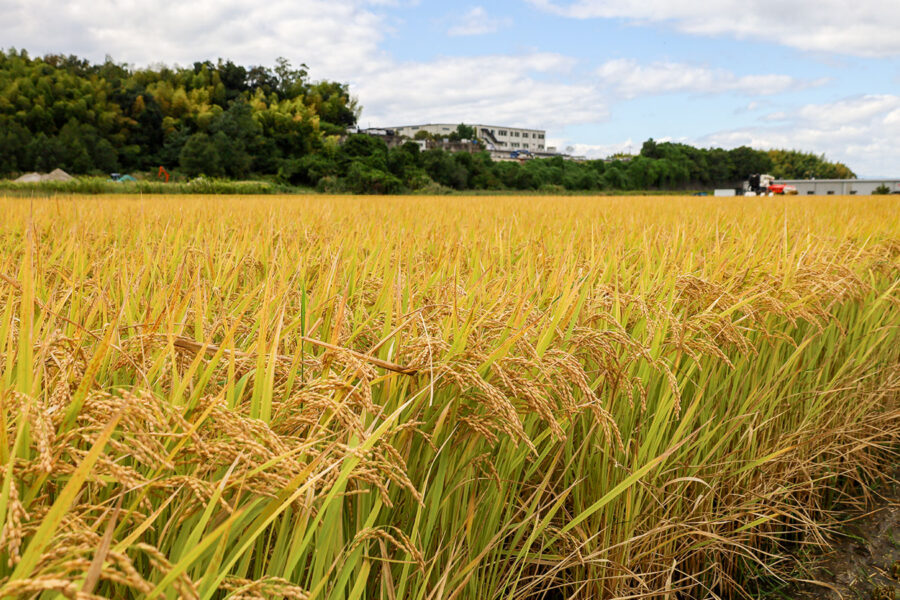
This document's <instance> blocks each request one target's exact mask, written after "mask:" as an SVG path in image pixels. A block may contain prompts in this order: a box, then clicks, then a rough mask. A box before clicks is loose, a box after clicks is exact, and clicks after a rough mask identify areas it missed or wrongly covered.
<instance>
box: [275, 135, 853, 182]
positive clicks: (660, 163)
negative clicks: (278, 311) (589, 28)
mask: <svg viewBox="0 0 900 600" xmlns="http://www.w3.org/2000/svg"><path fill="white" fill-rule="evenodd" d="M751 173H771V174H773V175H776V176H777V177H785V178H806V177H816V178H819V179H822V178H832V177H834V178H845V177H854V174H853V172H852V171H851V170H850V169H848V168H847V167H846V166H845V165H842V164H840V163H830V162H828V161H826V160H825V159H824V157H822V156H816V155H814V154H808V153H803V152H797V151H784V150H773V151H762V150H754V149H752V148H748V147H746V146H743V147H740V148H734V149H732V150H723V149H721V148H710V149H702V148H694V147H693V146H688V145H685V144H675V143H668V142H665V143H657V142H654V141H653V140H648V141H646V142H645V143H644V145H643V147H642V148H641V153H640V154H639V155H637V156H618V157H615V158H613V159H605V160H588V161H573V160H565V159H563V158H562V157H554V158H549V159H532V160H526V161H523V162H518V161H513V162H509V161H493V160H491V157H490V154H489V153H488V152H478V153H475V154H469V153H465V152H459V153H455V154H450V153H447V152H444V151H443V150H440V149H433V150H427V151H425V152H420V150H419V146H418V145H416V144H415V143H412V142H407V143H406V144H403V145H402V146H399V147H395V148H391V149H388V147H387V146H386V145H385V143H384V142H383V141H382V140H381V139H379V138H376V137H372V136H367V135H352V136H349V137H348V138H347V140H346V142H345V143H344V144H342V145H326V146H325V147H324V148H323V149H322V151H321V152H319V153H317V154H314V155H309V156H304V157H301V158H299V159H297V160H296V161H291V163H290V166H289V167H288V168H286V169H285V170H284V171H283V172H282V175H283V176H285V177H287V179H288V180H289V181H290V183H293V184H302V185H308V186H317V187H318V189H320V190H321V191H333V192H353V193H399V192H404V191H411V190H421V191H430V192H436V191H443V190H446V189H453V190H538V191H540V190H544V191H548V192H557V191H563V190H570V191H586V190H596V191H600V190H653V189H658V190H678V189H708V188H712V187H737V186H739V185H741V183H742V182H743V181H744V180H745V179H746V178H747V176H748V175H750V174H751Z"/></svg>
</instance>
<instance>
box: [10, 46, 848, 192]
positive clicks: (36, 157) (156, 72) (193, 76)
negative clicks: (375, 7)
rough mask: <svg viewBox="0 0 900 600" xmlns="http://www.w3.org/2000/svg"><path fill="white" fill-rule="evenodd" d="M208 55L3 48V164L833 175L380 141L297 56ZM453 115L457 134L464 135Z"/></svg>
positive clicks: (312, 178) (669, 150)
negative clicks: (123, 60)
mask: <svg viewBox="0 0 900 600" xmlns="http://www.w3.org/2000/svg"><path fill="white" fill-rule="evenodd" d="M276 63H277V64H276V66H275V67H273V68H268V67H263V66H251V67H243V66H240V65H236V64H234V63H233V62H231V61H223V60H222V59H219V60H218V61H217V62H216V63H213V62H210V61H205V62H197V63H194V64H193V65H192V66H191V67H187V68H180V67H178V68H176V67H167V66H158V67H154V68H146V69H133V68H130V67H129V66H127V65H124V64H119V63H116V62H114V61H113V60H112V59H110V58H107V60H106V61H104V62H103V63H102V64H91V63H90V62H88V61H86V60H83V59H80V58H78V57H75V56H61V55H48V56H44V57H42V58H31V57H29V55H28V53H27V52H25V51H24V50H23V51H16V50H14V49H13V50H9V51H5V52H4V51H0V175H11V174H15V173H22V172H27V171H50V170H52V169H55V168H57V167H59V168H62V169H65V170H66V171H69V172H70V173H74V174H91V173H94V174H106V173H110V172H114V171H123V172H129V171H152V170H155V169H156V167H157V166H159V165H162V166H165V167H166V168H168V169H170V170H176V171H177V172H178V173H180V174H182V175H185V176H188V177H195V176H197V175H206V176H208V177H221V178H230V179H246V178H248V177H251V176H254V177H258V176H264V177H266V178H268V179H269V180H273V181H274V182H276V183H278V184H290V185H303V186H310V187H316V188H318V189H320V190H322V191H329V192H354V193H402V192H408V191H428V192H441V191H447V190H545V191H562V190H573V191H584V190H649V189H663V190H675V189H707V188H711V187H731V186H737V185H739V184H740V182H741V181H743V180H744V179H745V178H746V177H747V175H749V174H751V173H771V174H773V175H775V176H776V177H784V178H806V177H816V178H832V177H834V178H843V177H852V176H853V173H852V171H850V169H848V168H847V167H846V166H845V165H843V164H840V163H831V162H828V161H826V160H825V158H824V157H823V156H816V155H814V154H808V153H802V152H796V151H786V150H773V151H761V150H754V149H752V148H748V147H740V148H735V149H732V150H724V149H721V148H708V149H703V148H694V147H692V146H688V145H685V144H676V143H669V142H665V143H658V142H655V141H653V140H652V139H651V140H647V141H646V142H645V143H644V145H643V147H642V148H641V152H640V154H638V155H636V156H618V157H614V158H612V159H607V160H590V161H569V160H563V159H562V158H561V157H556V158H550V159H534V160H527V161H523V162H521V163H520V162H508V161H493V160H492V159H491V157H490V155H489V153H487V152H480V153H475V154H470V153H455V154H451V153H448V152H445V151H443V150H440V149H433V150H428V151H425V152H420V151H419V146H418V145H416V144H414V143H412V142H409V143H406V144H404V145H402V146H399V147H395V148H392V149H388V147H387V146H386V145H385V143H384V141H382V140H381V139H380V138H377V137H372V136H367V135H363V134H356V135H350V136H345V135H344V134H345V132H346V131H347V129H348V128H349V127H352V126H354V125H355V124H356V120H357V118H358V116H359V107H358V105H357V103H356V102H355V100H354V99H353V98H352V97H351V95H350V91H349V89H348V87H347V85H346V84H341V83H336V82H331V81H317V82H313V81H310V80H309V79H308V76H307V68H306V65H299V66H298V67H294V66H292V65H291V64H290V62H288V61H287V60H285V59H278V60H277V61H276ZM470 130H471V128H466V126H464V125H461V126H460V128H459V130H458V132H457V134H458V137H461V138H468V137H471V135H473V132H472V131H470Z"/></svg>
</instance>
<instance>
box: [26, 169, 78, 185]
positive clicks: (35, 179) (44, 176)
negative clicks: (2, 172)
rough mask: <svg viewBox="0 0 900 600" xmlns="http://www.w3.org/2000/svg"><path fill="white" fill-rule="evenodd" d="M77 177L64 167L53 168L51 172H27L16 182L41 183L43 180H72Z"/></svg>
mask: <svg viewBox="0 0 900 600" xmlns="http://www.w3.org/2000/svg"><path fill="white" fill-rule="evenodd" d="M73 179H75V178H74V177H72V176H71V175H69V174H68V173H66V172H65V171H63V170H62V169H53V170H52V171H50V172H49V173H26V174H24V175H22V176H21V177H19V178H18V179H16V180H15V182H16V183H40V182H41V181H72V180H73Z"/></svg>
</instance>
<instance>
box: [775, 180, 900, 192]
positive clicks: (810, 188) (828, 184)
mask: <svg viewBox="0 0 900 600" xmlns="http://www.w3.org/2000/svg"><path fill="white" fill-rule="evenodd" d="M774 183H776V184H784V185H791V186H794V187H795V188H797V194H798V195H800V196H854V195H857V194H858V195H861V196H865V195H868V194H871V193H873V192H874V191H875V190H876V189H878V188H879V187H881V186H885V187H886V188H888V190H889V193H891V194H900V179H776V180H775V182H774Z"/></svg>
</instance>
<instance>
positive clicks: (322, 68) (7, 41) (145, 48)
mask: <svg viewBox="0 0 900 600" xmlns="http://www.w3.org/2000/svg"><path fill="white" fill-rule="evenodd" d="M378 3H383V0H376V2H367V1H365V0H344V1H330V0H270V1H268V2H262V3H249V2H246V0H192V1H190V2H184V1H181V2H176V1H174V0H160V1H158V2H144V1H142V0H91V1H87V0H73V1H70V2H59V1H58V0H0V14H3V19H2V21H0V39H2V40H3V45H4V46H5V47H8V46H17V47H24V48H26V49H28V50H29V51H30V52H33V53H35V54H44V53H51V52H58V53H64V54H70V53H74V54H78V55H80V56H84V57H88V58H91V59H93V60H102V58H103V56H104V55H105V54H107V53H109V54H111V55H112V56H113V58H114V59H115V60H117V61H126V62H130V63H134V64H138V65H146V64H149V63H151V62H152V63H157V62H165V63H169V64H172V63H178V64H182V65H189V64H191V63H193V62H194V61H196V60H205V59H216V58H218V57H223V58H231V59H234V60H235V61H237V62H241V63H243V64H263V65H274V62H275V58H276V57H278V56H285V57H286V58H288V59H289V60H291V61H293V62H294V63H295V64H297V63H300V62H305V63H306V64H308V65H310V67H311V68H312V69H313V74H314V75H317V76H321V77H326V76H327V77H329V78H345V77H349V76H350V75H352V74H358V73H360V72H365V71H367V70H369V69H372V68H377V65H378V62H379V61H382V60H384V56H383V55H382V54H381V53H380V51H379V49H378V45H379V43H380V42H381V40H382V38H383V31H384V28H385V24H384V20H383V18H382V17H381V16H380V15H379V14H378V13H377V12H376V11H375V10H373V8H372V7H373V6H374V5H376V4H378Z"/></svg>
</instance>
